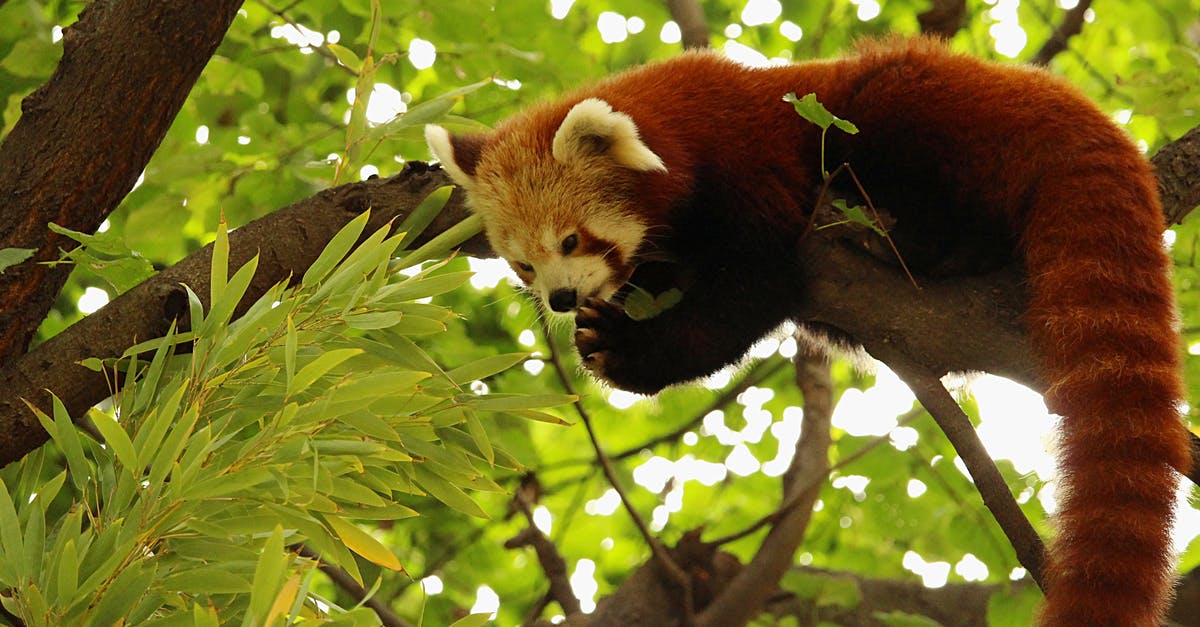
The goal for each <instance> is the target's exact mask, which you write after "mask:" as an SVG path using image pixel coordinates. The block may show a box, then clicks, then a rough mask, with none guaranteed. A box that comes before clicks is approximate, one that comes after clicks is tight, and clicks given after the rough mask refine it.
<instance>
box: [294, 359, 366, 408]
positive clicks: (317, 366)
mask: <svg viewBox="0 0 1200 627" xmlns="http://www.w3.org/2000/svg"><path fill="white" fill-rule="evenodd" d="M362 352H363V351H362V349H361V348H338V349H334V350H331V351H329V352H327V353H325V354H323V355H321V356H320V357H317V358H316V359H314V360H313V361H312V363H310V364H308V365H306V366H304V367H303V368H301V369H300V372H297V373H296V376H295V377H293V378H292V380H291V381H290V382H288V387H287V396H288V397H291V396H293V395H295V394H296V393H297V392H299V391H300V390H304V389H307V388H308V386H310V385H312V384H313V383H314V382H316V380H317V379H319V378H321V377H322V376H324V375H325V374H326V373H328V372H329V371H330V370H332V369H334V368H336V367H337V366H338V365H340V364H341V363H342V362H344V361H346V360H347V359H350V358H351V357H354V356H355V355H359V354H362Z"/></svg>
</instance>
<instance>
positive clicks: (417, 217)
mask: <svg viewBox="0 0 1200 627" xmlns="http://www.w3.org/2000/svg"><path fill="white" fill-rule="evenodd" d="M453 191H454V186H453V185H444V186H442V187H439V188H437V189H435V190H433V191H432V192H430V193H429V195H428V196H426V197H425V198H424V199H423V200H422V201H421V203H420V204H419V205H417V207H416V208H415V209H413V210H412V211H411V212H410V213H409V214H408V215H407V216H405V217H404V221H403V222H401V223H400V226H398V227H396V232H397V233H403V234H404V239H402V240H400V248H401V249H404V248H408V246H409V244H412V243H413V241H414V240H416V239H417V237H419V236H420V235H421V233H422V232H424V231H425V228H426V227H428V226H429V223H430V222H433V219H434V218H436V217H437V215H438V214H439V213H441V212H442V207H445V206H446V201H448V200H450V193H451V192H453Z"/></svg>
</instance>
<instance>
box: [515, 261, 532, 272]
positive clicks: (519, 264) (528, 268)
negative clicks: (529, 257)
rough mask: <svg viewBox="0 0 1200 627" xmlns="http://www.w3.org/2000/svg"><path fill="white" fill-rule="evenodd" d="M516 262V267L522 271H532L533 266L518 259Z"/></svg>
mask: <svg viewBox="0 0 1200 627" xmlns="http://www.w3.org/2000/svg"><path fill="white" fill-rule="evenodd" d="M516 264H517V267H518V268H520V269H521V271H522V272H533V266H531V265H529V264H527V263H525V262H524V261H518V262H516Z"/></svg>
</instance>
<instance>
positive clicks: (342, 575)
mask: <svg viewBox="0 0 1200 627" xmlns="http://www.w3.org/2000/svg"><path fill="white" fill-rule="evenodd" d="M291 548H292V550H295V551H296V552H297V553H298V554H299V555H300V556H301V557H306V558H308V559H310V560H313V561H314V562H316V563H317V568H320V569H321V572H323V573H325V576H326V577H329V579H330V580H331V581H333V583H334V585H336V586H337V587H339V588H341V589H342V590H344V591H345V592H346V594H349V595H350V596H351V597H352V598H353V599H354V600H355V601H357V602H359V603H362V604H363V605H365V606H367V607H369V608H371V609H372V610H374V611H375V615H376V616H378V617H379V622H380V623H381V624H383V625H386V626H387V627H412V626H411V625H410V624H409V623H408V622H406V621H405V620H404V619H402V618H400V617H399V616H397V615H396V613H395V612H393V611H392V608H390V607H388V604H387V603H385V602H383V601H382V600H380V599H379V598H378V597H374V596H367V591H366V590H365V589H363V587H362V586H360V585H359V584H358V582H357V581H355V580H354V577H351V576H350V573H347V572H346V571H344V570H342V569H341V568H338V567H337V566H334V565H333V564H330V563H329V562H326V561H325V560H323V559H321V555H320V554H319V553H317V552H316V551H314V550H313V549H312V548H310V547H309V546H307V545H304V544H297V545H294V546H292V547H291Z"/></svg>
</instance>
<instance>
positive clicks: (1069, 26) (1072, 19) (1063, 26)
mask: <svg viewBox="0 0 1200 627" xmlns="http://www.w3.org/2000/svg"><path fill="white" fill-rule="evenodd" d="M1091 6H1092V0H1079V4H1076V5H1075V6H1074V7H1073V8H1071V9H1070V10H1069V11H1067V14H1066V15H1064V16H1063V20H1062V22H1060V23H1059V25H1058V28H1056V29H1054V32H1053V33H1052V34H1051V35H1050V38H1049V39H1047V40H1046V43H1045V44H1043V45H1042V49H1041V50H1038V52H1037V54H1036V55H1034V57H1033V58H1032V59H1030V60H1029V62H1030V63H1032V64H1034V65H1042V66H1045V65H1049V64H1050V60H1051V59H1053V58H1054V57H1055V55H1057V54H1058V53H1060V52H1062V51H1063V50H1066V49H1067V40H1068V39H1070V38H1072V37H1074V36H1075V35H1078V34H1079V31H1081V30H1083V15H1084V13H1087V10H1088V8H1089V7H1091Z"/></svg>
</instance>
